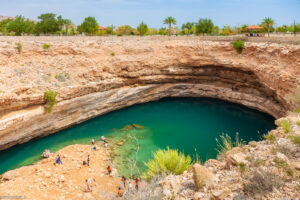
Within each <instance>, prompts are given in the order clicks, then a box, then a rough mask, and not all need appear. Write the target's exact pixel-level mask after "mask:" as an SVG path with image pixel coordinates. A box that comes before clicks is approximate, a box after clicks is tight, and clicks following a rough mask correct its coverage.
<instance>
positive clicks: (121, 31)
mask: <svg viewBox="0 0 300 200" xmlns="http://www.w3.org/2000/svg"><path fill="white" fill-rule="evenodd" d="M116 33H117V35H118V36H122V35H134V34H135V33H136V30H134V29H133V28H131V26H129V25H123V26H119V27H118V28H117V30H116Z"/></svg>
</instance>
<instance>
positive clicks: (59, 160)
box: [56, 155, 63, 164]
mask: <svg viewBox="0 0 300 200" xmlns="http://www.w3.org/2000/svg"><path fill="white" fill-rule="evenodd" d="M56 164H63V162H62V161H61V159H60V155H57V157H56Z"/></svg>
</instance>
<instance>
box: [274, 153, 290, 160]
mask: <svg viewBox="0 0 300 200" xmlns="http://www.w3.org/2000/svg"><path fill="white" fill-rule="evenodd" d="M288 160H289V159H288V158H287V157H286V156H285V155H284V154H283V153H280V152H277V153H276V157H275V161H277V162H288Z"/></svg>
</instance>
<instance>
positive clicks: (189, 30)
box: [181, 22, 194, 35]
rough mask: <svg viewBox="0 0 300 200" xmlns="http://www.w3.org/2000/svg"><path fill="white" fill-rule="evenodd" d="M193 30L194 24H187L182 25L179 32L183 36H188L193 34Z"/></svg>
mask: <svg viewBox="0 0 300 200" xmlns="http://www.w3.org/2000/svg"><path fill="white" fill-rule="evenodd" d="M193 28H194V23H193V22H187V23H186V24H182V26H181V30H182V32H183V34H186V35H189V34H193Z"/></svg>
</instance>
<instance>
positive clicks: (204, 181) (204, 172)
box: [193, 163, 216, 190]
mask: <svg viewBox="0 0 300 200" xmlns="http://www.w3.org/2000/svg"><path fill="white" fill-rule="evenodd" d="M193 173H194V183H195V186H196V190H199V189H201V188H202V187H204V186H206V187H207V188H210V187H212V186H213V185H214V183H215V181H216V177H215V175H214V174H213V173H212V172H211V171H210V170H209V169H207V168H206V167H204V166H202V165H200V164H198V163H196V164H194V166H193Z"/></svg>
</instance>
